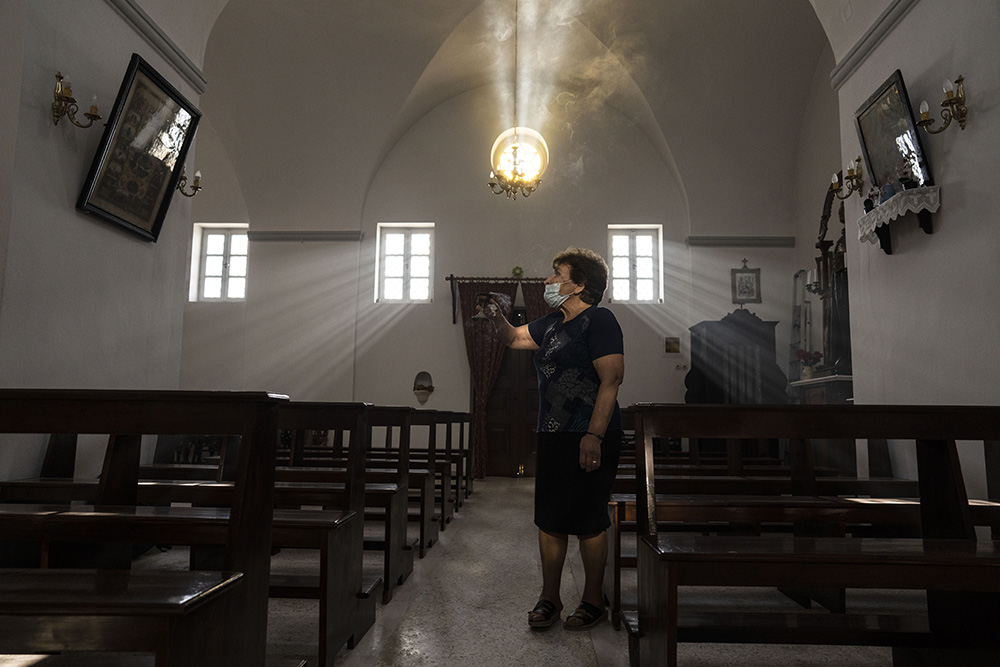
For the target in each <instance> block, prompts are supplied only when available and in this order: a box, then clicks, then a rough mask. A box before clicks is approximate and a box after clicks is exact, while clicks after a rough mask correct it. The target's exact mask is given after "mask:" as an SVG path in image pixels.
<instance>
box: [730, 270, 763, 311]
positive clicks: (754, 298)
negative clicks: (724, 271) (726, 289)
mask: <svg viewBox="0 0 1000 667" xmlns="http://www.w3.org/2000/svg"><path fill="white" fill-rule="evenodd" d="M729 272H730V274H731V275H732V281H733V303H738V304H741V305H742V304H744V303H760V302H761V300H760V269H748V268H747V266H746V262H743V268H741V269H730V270H729Z"/></svg>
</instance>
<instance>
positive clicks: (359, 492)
mask: <svg viewBox="0 0 1000 667" xmlns="http://www.w3.org/2000/svg"><path fill="white" fill-rule="evenodd" d="M220 395H224V396H227V397H230V398H233V397H237V398H239V399H241V400H252V399H259V398H260V397H261V396H266V395H257V394H251V395H243V394H232V393H229V392H221V393H219V392H211V393H205V392H157V396H156V399H157V401H158V402H156V403H148V404H141V405H138V406H136V407H135V413H136V414H135V415H133V416H132V419H133V421H131V422H126V424H127V428H125V431H127V432H129V433H143V434H158V435H162V434H175V435H181V434H211V435H216V434H217V435H220V436H223V438H222V441H223V442H224V443H225V444H224V446H223V452H222V455H221V456H220V457H219V458H218V461H217V462H216V464H215V465H214V466H204V465H201V466H199V465H194V466H192V465H180V466H177V465H154V466H140V465H139V464H138V461H139V455H138V446H139V442H140V437H139V436H135V435H133V436H124V437H123V436H121V435H120V434H119V433H118V431H119V430H120V429H119V428H118V426H117V424H118V422H116V421H115V419H114V418H109V419H102V418H100V417H93V418H91V419H90V421H87V420H83V419H80V418H78V417H76V418H73V419H68V420H64V421H63V422H58V421H57V422H46V421H45V420H44V419H43V418H42V416H43V415H44V414H45V413H52V412H53V411H56V412H61V411H63V410H64V409H65V405H64V404H65V402H66V401H67V400H71V399H74V398H77V399H78V398H80V397H84V398H85V399H86V400H87V401H88V403H87V405H88V406H89V408H90V410H91V411H92V412H94V413H96V414H97V415H101V414H102V412H103V411H109V412H111V413H114V412H116V411H117V410H118V409H120V404H121V402H122V401H127V399H128V398H129V396H139V397H141V399H143V400H152V398H151V394H150V393H149V392H112V393H107V392H76V393H70V394H67V393H66V392H48V393H47V396H48V398H49V399H50V401H49V403H48V404H46V406H45V407H44V408H41V409H39V410H37V412H38V414H39V418H38V419H37V420H36V421H35V422H32V423H31V424H32V425H31V426H30V427H28V426H23V425H21V424H19V423H16V422H10V421H9V420H7V419H5V417H6V416H8V415H11V414H14V413H15V412H16V411H17V410H18V409H19V408H22V407H25V406H26V405H27V406H28V407H29V408H30V409H34V408H33V407H32V406H31V405H30V404H31V402H32V401H37V400H39V399H40V398H41V397H40V395H38V394H37V392H35V393H32V392H21V391H13V390H11V391H8V392H6V393H5V394H3V395H0V433H3V432H21V430H22V429H25V430H24V432H37V433H47V432H57V433H58V434H57V435H54V436H52V437H51V438H50V442H56V443H59V444H60V445H61V446H57V447H50V448H49V450H48V451H47V454H46V462H45V465H44V466H43V469H44V470H45V472H46V473H49V474H53V473H56V474H61V475H67V474H68V475H72V459H73V458H74V455H75V452H73V451H72V448H71V447H70V446H68V445H69V444H70V443H71V442H72V436H71V435H66V434H75V433H91V432H94V433H111V434H112V435H111V436H110V437H109V446H108V449H107V452H106V456H105V466H104V471H103V473H102V475H101V478H100V480H73V479H72V478H71V477H70V478H68V479H67V478H48V479H36V480H26V481H19V482H11V481H8V482H4V483H2V485H0V494H2V499H3V500H4V501H15V500H16V501H18V502H17V504H9V503H8V504H4V505H3V506H2V509H0V538H5V537H9V538H15V544H16V543H17V542H21V543H23V542H24V541H25V540H28V539H33V540H36V541H37V542H38V543H39V544H40V545H41V546H40V548H39V550H38V556H37V558H38V564H49V560H50V553H51V554H55V555H56V560H58V553H59V549H58V547H59V545H60V544H61V543H63V542H71V541H74V540H88V541H95V540H99V541H108V542H110V543H111V547H110V560H108V558H109V552H108V548H105V549H104V550H103V551H102V554H101V556H102V558H103V562H104V563H110V564H112V565H114V566H115V567H125V568H127V567H128V564H129V560H130V554H131V543H132V542H145V543H157V544H188V545H191V546H192V550H191V559H192V567H193V568H201V569H203V568H206V567H209V566H213V567H214V566H219V565H225V564H230V563H233V562H239V561H234V559H233V557H232V554H233V549H232V546H231V542H232V539H233V538H234V536H235V526H236V524H234V523H233V521H232V518H233V516H241V514H240V513H236V514H234V511H233V508H234V507H238V508H240V509H241V510H242V509H244V508H245V507H248V506H250V503H248V502H247V501H246V500H245V499H244V498H243V496H244V495H252V496H254V499H253V500H254V503H255V505H254V507H257V508H263V507H264V506H266V507H267V511H264V510H261V511H262V513H263V514H266V519H267V521H268V522H269V523H270V529H269V530H268V531H265V532H261V531H260V530H252V531H247V533H246V534H243V535H242V539H243V540H244V541H245V542H252V543H253V545H254V546H255V547H256V551H255V554H256V556H257V558H258V559H260V560H262V561H263V563H264V567H263V568H261V567H258V568H257V571H256V573H255V574H254V576H250V575H248V574H247V573H246V572H242V570H236V571H235V573H236V574H238V573H239V572H242V574H241V575H239V576H240V577H241V579H242V580H245V581H250V582H252V586H251V587H252V588H253V590H254V591H255V601H256V602H257V605H256V607H253V606H251V607H246V606H245V605H238V606H239V607H240V611H241V615H239V616H238V617H237V616H236V615H234V617H233V622H232V624H233V625H234V626H240V628H241V629H240V634H241V635H242V633H243V632H245V631H247V629H248V628H253V627H254V624H247V623H244V620H245V618H244V616H250V615H252V616H253V617H254V618H255V620H256V625H257V631H254V632H253V636H254V637H255V641H254V642H252V643H254V644H256V645H257V646H256V650H254V651H253V652H252V653H253V657H252V658H251V657H250V653H251V651H249V650H246V651H245V652H244V653H243V654H240V653H227V656H229V657H227V661H228V660H230V659H237V658H239V662H238V664H241V665H242V664H263V663H262V662H258V659H259V660H263V656H264V652H263V649H264V638H265V637H266V633H265V632H264V631H263V628H264V627H266V598H267V594H268V593H270V595H272V596H282V597H312V598H318V599H319V600H320V638H319V647H320V662H321V664H323V665H332V664H333V656H334V655H335V654H336V652H337V650H338V649H339V648H340V647H341V646H343V645H345V644H346V645H348V646H353V644H354V643H355V642H356V641H357V640H358V639H359V638H360V637H361V635H362V634H363V633H364V632H365V631H366V630H367V628H368V627H370V626H371V624H372V623H373V622H374V618H375V607H374V598H372V597H371V596H370V595H367V593H368V592H369V591H370V589H371V587H372V584H373V583H374V584H375V585H378V584H379V583H383V580H384V588H383V600H384V601H386V602H387V601H388V600H389V599H390V598H391V592H392V589H393V588H394V587H395V586H396V585H399V584H400V583H402V581H403V580H404V579H405V578H406V576H407V574H408V573H409V572H410V571H412V563H413V561H412V558H413V556H412V551H410V550H409V549H407V547H406V544H405V535H406V524H405V512H406V505H407V487H408V480H407V476H408V473H409V468H408V466H407V465H406V464H405V463H404V464H402V465H400V466H399V467H398V468H397V469H396V470H394V471H393V473H395V472H396V471H397V470H398V476H391V475H390V474H389V473H384V475H385V477H386V479H385V480H383V481H370V480H371V479H376V480H378V477H379V475H378V474H377V473H369V472H368V471H366V468H365V459H364V456H365V452H366V451H367V450H368V449H369V447H368V443H369V442H370V437H371V429H372V427H373V426H383V427H398V430H397V432H398V433H399V434H400V435H399V441H400V442H401V443H403V442H405V440H406V438H407V437H408V426H409V425H408V420H409V414H410V412H411V411H410V410H409V409H408V408H402V409H386V408H377V407H374V406H368V405H365V404H327V403H289V402H287V400H286V399H284V397H277V398H273V399H272V400H275V401H277V402H278V403H279V404H280V409H278V410H276V411H275V414H274V415H272V421H271V422H269V423H268V425H267V426H266V427H264V428H263V430H261V431H259V432H258V433H257V435H261V434H263V433H264V432H265V431H267V439H268V442H267V444H268V445H269V447H270V449H269V452H267V456H265V457H263V459H261V457H259V456H258V455H256V454H255V449H254V446H253V444H254V443H253V440H252V438H250V437H248V433H247V432H246V431H244V430H239V429H234V428H223V427H221V426H218V425H213V424H212V422H211V420H207V419H204V418H200V417H199V416H198V415H200V414H201V413H202V412H204V410H205V408H204V407H203V406H201V405H200V404H199V401H208V402H209V404H210V408H211V409H216V408H218V407H219V405H220V403H219V397H220ZM95 396H98V398H100V399H102V400H100V401H96V402H95V400H94V397H95ZM25 400H27V403H25ZM163 401H167V402H180V403H182V404H183V405H184V407H185V408H186V411H183V410H182V411H174V412H171V413H170V418H171V419H172V422H171V421H170V420H167V421H168V422H170V423H168V424H167V425H166V426H164V425H163V423H164V421H163V420H162V419H161V420H159V421H158V420H156V419H154V420H152V422H151V424H152V425H148V426H143V427H142V428H140V425H142V424H144V423H145V422H144V421H143V419H144V417H145V415H143V414H142V409H143V408H146V407H149V408H151V409H154V410H155V409H159V408H160V403H161V402H163ZM213 401H214V402H213ZM74 414H76V413H74ZM189 417H190V418H189ZM222 422H223V423H225V420H224V418H223V419H222ZM279 428H280V429H284V430H292V431H293V432H294V433H296V434H297V438H298V439H304V438H305V436H304V435H302V434H304V433H307V432H312V431H330V432H331V433H336V434H337V436H336V437H338V438H340V439H341V440H346V441H347V442H348V443H349V445H348V448H347V452H348V456H347V459H346V460H344V461H342V467H341V468H339V469H330V468H326V469H322V470H312V469H305V468H303V469H290V468H276V466H275V460H276V459H275V450H276V447H275V442H276V435H277V433H278V429H279ZM233 436H235V437H233ZM122 443H128V444H129V445H130V447H131V449H130V450H129V452H128V454H127V456H126V455H125V454H123V453H122V451H121V450H122ZM227 449H228V450H229V451H228V452H227V451H226V450H227ZM67 451H69V454H67V453H66V452H67ZM123 457H124V458H123ZM125 458H127V466H126V468H127V469H128V471H129V472H128V475H127V477H128V479H127V481H123V480H122V479H121V477H122V475H121V474H120V470H121V469H122V467H121V462H122V461H123V460H124V459H125ZM247 460H251V461H253V462H254V465H248V464H247V463H246V461H247ZM262 461H263V462H264V464H265V467H266V469H267V473H266V474H259V473H260V472H261V469H260V464H261V462H262ZM248 470H252V471H254V472H255V474H256V476H255V477H253V478H252V479H253V480H254V482H255V483H253V484H248V483H247V482H248V479H251V478H248V477H247V471H248ZM109 471H111V474H109ZM144 477H145V479H144ZM157 478H159V479H157ZM379 496H381V497H383V498H384V499H385V500H383V501H377V502H376V501H373V500H372V499H373V498H374V497H379ZM38 500H58V501H60V503H61V504H58V505H50V506H37V505H30V504H26V503H27V502H30V501H38ZM71 501H83V502H85V503H91V504H89V505H84V506H80V505H72V506H70V505H68V503H70V502H71ZM373 502H375V504H379V503H381V504H382V506H383V507H386V508H390V507H391V508H392V509H391V511H390V510H388V509H387V510H386V511H385V513H384V517H385V524H384V526H385V530H384V534H383V535H382V544H381V545H380V546H379V548H380V549H383V550H384V554H385V558H384V561H385V568H384V575H383V577H382V578H380V579H377V580H375V581H374V582H372V581H368V582H367V583H366V582H364V581H362V555H361V550H362V547H363V546H365V545H367V546H372V544H370V543H369V540H367V539H366V536H365V529H364V515H365V507H366V505H367V504H372V503H373ZM138 503H148V504H149V506H148V507H144V506H139V505H138ZM177 503H183V504H190V505H194V507H178V506H176V504H177ZM206 506H212V507H206ZM275 506H277V507H278V508H279V509H273V508H274V507H275ZM303 506H306V507H309V508H310V509H307V510H303V509H301V508H302V507H303ZM316 507H319V508H324V509H315V508H316ZM293 508H294V509H293ZM401 516H402V520H400V517H401ZM265 533H266V536H267V537H268V538H269V539H270V542H267V541H265V540H262V539H260V538H261V537H263V536H264V535H265ZM251 534H252V535H253V539H249V538H248V537H247V535H251ZM7 544H10V542H9V541H8V542H7ZM241 544H242V543H241ZM104 546H105V547H107V544H105V545H104ZM220 546H221V548H219V547H220ZM272 546H274V547H275V548H280V547H289V548H308V549H318V550H319V551H320V553H321V557H320V563H321V565H320V573H319V574H318V575H314V576H307V577H303V576H300V575H295V576H283V577H279V576H277V575H274V576H270V577H268V576H267V569H266V564H267V562H268V560H269V558H270V553H271V547H272ZM258 565H259V564H258ZM53 571H54V570H53ZM42 576H45V575H42ZM84 587H85V586H84ZM2 599H3V598H2V596H0V600H2ZM261 599H263V604H261ZM237 619H238V620H237ZM229 641H232V640H231V639H230V640H229ZM28 643H29V644H30V642H28ZM243 643H244V644H245V642H243ZM37 650H43V649H41V648H38V649H37ZM48 650H51V647H50V649H48ZM187 664H195V663H187ZM214 664H221V663H218V662H216V663H214ZM233 664H237V663H233Z"/></svg>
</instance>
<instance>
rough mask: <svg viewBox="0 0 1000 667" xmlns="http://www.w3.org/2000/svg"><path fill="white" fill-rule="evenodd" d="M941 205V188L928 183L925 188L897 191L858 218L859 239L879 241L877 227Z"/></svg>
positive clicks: (931, 210) (871, 241)
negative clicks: (906, 215)
mask: <svg viewBox="0 0 1000 667" xmlns="http://www.w3.org/2000/svg"><path fill="white" fill-rule="evenodd" d="M940 206H941V188H940V186H937V185H928V186H927V187H923V188H914V189H912V190H903V191H902V192H897V193H896V194H894V195H893V196H892V197H890V198H889V199H888V200H887V201H885V202H883V203H882V204H879V205H878V206H876V207H875V209H874V210H872V212H871V213H866V214H864V215H863V216H861V217H860V218H858V240H860V241H868V242H869V243H878V236H876V235H875V228H876V227H881V226H882V225H888V224H889V223H890V222H891V221H892V220H895V219H896V218H898V217H900V216H902V215H905V214H906V213H918V212H920V211H930V212H931V213H936V212H937V210H938V208H940Z"/></svg>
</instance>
